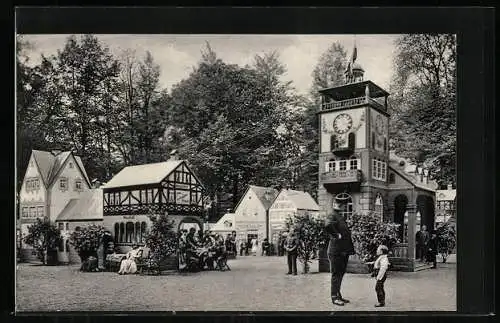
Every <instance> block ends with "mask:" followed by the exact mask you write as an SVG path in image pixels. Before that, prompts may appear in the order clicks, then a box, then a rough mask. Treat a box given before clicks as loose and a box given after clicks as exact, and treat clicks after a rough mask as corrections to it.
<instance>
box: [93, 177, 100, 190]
mask: <svg viewBox="0 0 500 323" xmlns="http://www.w3.org/2000/svg"><path fill="white" fill-rule="evenodd" d="M99 187H101V182H100V181H99V180H98V179H97V178H95V179H94V180H92V188H99Z"/></svg>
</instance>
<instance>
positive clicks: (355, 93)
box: [319, 81, 389, 101]
mask: <svg viewBox="0 0 500 323" xmlns="http://www.w3.org/2000/svg"><path fill="white" fill-rule="evenodd" d="M367 86H368V89H369V90H370V97H372V98H379V97H387V96H389V93H388V92H387V91H385V90H384V89H382V88H381V87H379V86H378V85H376V84H375V83H373V82H372V81H361V82H357V83H349V84H344V85H341V86H336V87H331V88H326V89H321V90H319V93H321V94H325V95H328V96H329V97H331V98H332V99H334V100H336V101H342V100H348V99H351V98H357V97H362V96H365V91H366V87H367Z"/></svg>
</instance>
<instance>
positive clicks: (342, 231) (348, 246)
mask: <svg viewBox="0 0 500 323" xmlns="http://www.w3.org/2000/svg"><path fill="white" fill-rule="evenodd" d="M340 211H341V207H340V205H339V204H338V201H334V203H333V213H332V214H331V215H330V216H329V217H328V219H327V221H326V228H325V229H326V231H327V232H328V235H329V236H330V242H329V243H328V249H327V253H328V260H330V273H331V275H332V281H331V298H332V302H333V304H335V305H339V306H343V305H344V304H345V303H349V300H347V299H345V298H343V297H342V294H341V293H340V288H341V285H342V279H343V277H344V274H345V272H346V269H347V262H348V260H349V256H350V255H353V254H354V245H353V243H352V238H351V232H350V231H349V228H348V227H347V223H346V221H345V219H344V217H343V216H342V215H341V214H340Z"/></svg>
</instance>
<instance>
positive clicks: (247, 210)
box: [234, 189, 266, 242]
mask: <svg viewBox="0 0 500 323" xmlns="http://www.w3.org/2000/svg"><path fill="white" fill-rule="evenodd" d="M234 213H235V215H234V223H235V230H236V234H237V239H238V240H240V239H244V240H246V239H247V237H248V234H257V236H258V238H257V239H258V241H259V242H261V241H262V240H264V238H266V209H265V208H264V206H263V205H262V203H261V202H260V200H259V198H258V197H257V195H256V194H255V192H254V191H253V190H252V189H249V190H248V191H247V193H246V194H245V196H244V197H243V198H242V200H241V202H240V204H239V205H238V208H237V209H236V210H235V212H234Z"/></svg>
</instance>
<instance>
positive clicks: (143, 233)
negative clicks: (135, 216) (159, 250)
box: [141, 222, 146, 243]
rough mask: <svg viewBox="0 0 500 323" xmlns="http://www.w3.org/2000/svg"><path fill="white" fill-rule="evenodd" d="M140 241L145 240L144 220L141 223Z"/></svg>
mask: <svg viewBox="0 0 500 323" xmlns="http://www.w3.org/2000/svg"><path fill="white" fill-rule="evenodd" d="M141 242H142V243H144V242H146V222H142V223H141Z"/></svg>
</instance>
